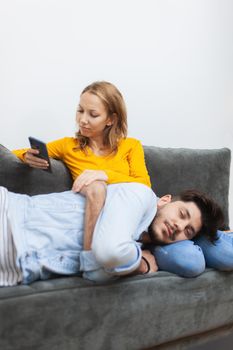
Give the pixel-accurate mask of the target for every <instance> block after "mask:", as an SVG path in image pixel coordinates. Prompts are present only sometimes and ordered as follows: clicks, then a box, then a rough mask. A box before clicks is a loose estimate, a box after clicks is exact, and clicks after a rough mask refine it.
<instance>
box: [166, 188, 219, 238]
mask: <svg viewBox="0 0 233 350" xmlns="http://www.w3.org/2000/svg"><path fill="white" fill-rule="evenodd" d="M177 200H181V201H183V202H194V203H195V204H196V206H197V207H198V208H199V209H200V211H201V217H202V227H201V229H200V231H199V232H198V233H197V235H196V236H195V237H198V236H200V235H205V236H206V237H207V238H208V239H209V240H210V241H211V242H214V241H216V239H217V230H218V229H221V228H222V227H223V225H224V215H223V212H222V209H221V208H220V206H219V205H218V204H217V203H216V202H215V201H214V200H213V199H211V198H210V197H209V196H208V195H207V194H205V193H203V192H200V191H198V190H194V189H192V190H186V191H183V192H181V193H180V194H179V195H178V196H174V197H173V198H172V201H173V202H174V201H177Z"/></svg>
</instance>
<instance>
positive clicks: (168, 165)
mask: <svg viewBox="0 0 233 350" xmlns="http://www.w3.org/2000/svg"><path fill="white" fill-rule="evenodd" d="M144 150H145V159H146V164H147V167H148V171H149V174H150V177H151V182H152V188H153V190H154V191H155V192H156V194H157V195H158V196H162V195H163V194H167V193H170V194H177V193H179V192H180V191H182V190H184V189H191V188H196V189H199V190H202V191H204V192H206V193H208V194H209V195H210V196H211V197H213V198H214V199H215V200H216V201H217V202H218V203H219V204H220V205H221V207H222V209H223V211H224V214H225V224H226V228H227V227H228V224H229V217H228V193H229V177H230V158H231V152H230V150H229V149H227V148H221V149H210V150H206V149H187V148H177V149H176V148H160V147H154V146H144ZM51 164H52V173H49V172H47V171H44V170H38V169H32V168H30V167H28V166H27V165H26V164H24V163H22V162H21V161H20V160H19V159H18V158H17V157H16V156H15V155H13V154H12V153H11V152H10V151H9V150H8V149H7V148H5V147H4V146H1V145H0V185H1V186H5V187H7V188H8V189H9V190H10V191H13V192H18V193H26V194H29V195H34V194H42V193H50V192H61V191H65V190H68V189H70V188H71V186H72V178H71V175H70V173H69V171H68V169H67V168H66V167H65V165H64V164H63V163H62V162H61V161H58V160H55V159H52V160H51Z"/></svg>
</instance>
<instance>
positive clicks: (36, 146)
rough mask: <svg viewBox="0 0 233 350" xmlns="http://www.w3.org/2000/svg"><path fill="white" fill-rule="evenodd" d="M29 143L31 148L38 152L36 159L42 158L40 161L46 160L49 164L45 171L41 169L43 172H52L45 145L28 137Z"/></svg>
mask: <svg viewBox="0 0 233 350" xmlns="http://www.w3.org/2000/svg"><path fill="white" fill-rule="evenodd" d="M28 139H29V142H30V145H31V148H33V149H38V151H39V152H40V153H39V154H37V155H36V157H38V158H42V159H45V160H47V162H48V163H49V166H48V168H47V169H43V170H46V171H50V172H51V171H52V169H51V163H50V159H49V155H48V150H47V147H46V143H44V142H43V141H40V140H38V139H36V138H35V137H31V136H29V138H28Z"/></svg>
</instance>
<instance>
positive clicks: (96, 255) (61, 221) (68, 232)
mask: <svg viewBox="0 0 233 350" xmlns="http://www.w3.org/2000/svg"><path fill="white" fill-rule="evenodd" d="M84 210H85V198H84V197H83V196H82V195H80V194H77V193H73V192H71V191H67V192H62V193H52V194H48V195H37V196H32V197H29V196H27V195H20V194H15V193H11V192H8V191H7V190H6V189H5V188H1V228H2V230H1V232H2V233H3V234H5V238H6V237H7V238H8V241H9V245H8V249H5V250H4V251H2V250H1V259H2V261H1V266H2V270H1V271H0V272H2V275H1V278H2V279H4V278H5V281H3V282H2V285H14V284H17V283H20V282H21V283H24V284H28V283H31V282H33V281H35V280H38V279H47V278H50V277H52V276H53V275H54V274H63V275H72V274H79V273H80V272H82V273H83V277H84V278H88V279H90V280H94V281H105V280H108V279H110V278H116V277H118V276H121V275H128V274H131V273H145V272H153V271H156V264H155V263H154V260H153V256H152V254H151V253H150V252H149V251H148V250H146V251H142V250H141V243H139V242H137V240H139V238H142V240H143V241H144V240H147V241H148V237H147V236H149V237H150V239H151V241H152V242H154V241H156V242H158V241H159V242H163V243H166V244H167V243H173V242H175V241H179V240H181V239H182V240H188V239H191V238H193V237H194V236H197V235H201V234H203V233H205V232H208V234H209V235H210V236H211V237H214V235H215V233H216V230H217V228H218V227H219V225H220V224H221V223H220V221H221V219H222V213H221V210H220V209H219V207H218V206H217V205H216V204H215V203H214V202H213V201H211V200H210V199H208V198H206V197H205V196H204V195H203V194H200V193H199V192H187V193H186V194H184V195H183V196H181V197H179V198H176V199H175V200H174V201H172V198H171V196H169V195H168V196H164V197H162V198H160V199H158V198H157V197H156V195H155V194H154V193H153V191H152V190H151V189H150V188H148V187H147V186H144V185H142V184H138V183H122V184H114V185H109V186H108V187H107V196H106V201H105V205H104V208H103V210H102V211H101V214H100V216H99V218H98V221H97V224H96V226H95V230H94V234H93V240H92V250H86V251H84V250H83V227H84ZM148 227H149V231H148V233H143V235H142V232H145V230H147V228H148ZM146 237H147V238H146ZM11 245H12V246H13V248H12V247H11V248H12V249H11V251H12V252H13V253H12V256H13V257H15V266H13V264H12V265H10V266H9V264H8V266H3V264H4V262H3V258H2V257H4V261H7V259H8V261H11V260H12V256H11V257H10V258H11V259H10V258H9V256H7V254H8V252H9V251H10V250H9V247H10V246H11ZM3 246H4V245H3ZM142 257H143V258H142ZM11 262H12V261H11ZM153 264H154V265H153ZM5 265H7V264H5ZM7 267H8V269H7ZM4 268H5V271H4ZM12 269H14V270H15V271H14V272H15V274H16V276H17V278H15V277H12ZM9 270H10V272H9ZM10 273H11V275H10Z"/></svg>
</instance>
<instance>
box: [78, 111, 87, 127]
mask: <svg viewBox="0 0 233 350" xmlns="http://www.w3.org/2000/svg"><path fill="white" fill-rule="evenodd" d="M87 123H88V118H87V115H86V114H85V113H83V114H82V115H81V116H80V118H79V124H82V125H84V124H87Z"/></svg>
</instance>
